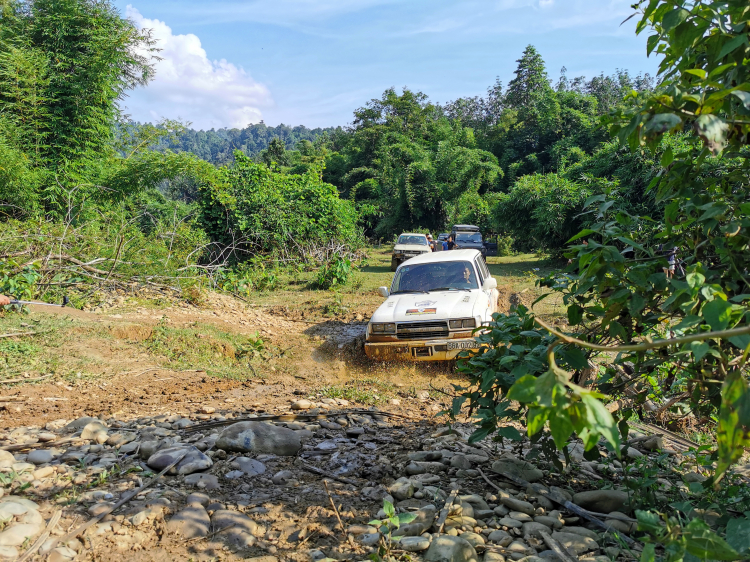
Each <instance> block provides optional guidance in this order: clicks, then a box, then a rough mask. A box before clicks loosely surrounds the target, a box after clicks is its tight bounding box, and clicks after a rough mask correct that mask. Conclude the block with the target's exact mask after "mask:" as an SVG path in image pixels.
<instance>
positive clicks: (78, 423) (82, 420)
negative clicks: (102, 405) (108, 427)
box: [47, 416, 101, 431]
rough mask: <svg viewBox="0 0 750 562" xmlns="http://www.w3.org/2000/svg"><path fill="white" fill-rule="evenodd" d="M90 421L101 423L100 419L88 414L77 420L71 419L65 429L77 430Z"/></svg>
mask: <svg viewBox="0 0 750 562" xmlns="http://www.w3.org/2000/svg"><path fill="white" fill-rule="evenodd" d="M92 422H99V423H101V420H100V419H99V418H91V417H88V416H84V417H82V418H78V419H77V420H73V421H72V422H70V423H69V424H68V425H66V426H65V431H78V430H79V429H83V428H84V427H86V426H87V425H88V424H90V423H92ZM47 429H49V428H47Z"/></svg>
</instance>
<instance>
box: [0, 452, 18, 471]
mask: <svg viewBox="0 0 750 562" xmlns="http://www.w3.org/2000/svg"><path fill="white" fill-rule="evenodd" d="M14 462H16V457H14V456H13V455H12V454H11V453H9V452H8V451H0V468H10V466H11V465H12V464H13V463H14Z"/></svg>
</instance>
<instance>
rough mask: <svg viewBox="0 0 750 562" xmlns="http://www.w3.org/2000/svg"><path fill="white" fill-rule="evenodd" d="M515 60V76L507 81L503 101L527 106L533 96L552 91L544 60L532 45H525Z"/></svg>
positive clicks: (513, 104)
mask: <svg viewBox="0 0 750 562" xmlns="http://www.w3.org/2000/svg"><path fill="white" fill-rule="evenodd" d="M516 62H517V63H518V66H517V67H516V70H515V72H514V74H515V75H516V77H515V78H513V79H512V80H511V81H510V82H509V83H508V91H507V92H506V94H505V103H506V104H507V105H508V106H509V107H515V108H519V107H528V106H529V105H531V104H532V102H533V100H534V98H535V97H537V96H539V95H540V94H546V93H551V92H552V87H551V86H550V84H549V78H548V77H547V69H546V68H545V66H544V60H542V56H541V55H540V54H539V53H538V52H537V50H536V48H535V47H534V46H533V45H529V46H527V47H526V49H525V50H524V51H523V55H521V58H520V59H518V60H517V61H516Z"/></svg>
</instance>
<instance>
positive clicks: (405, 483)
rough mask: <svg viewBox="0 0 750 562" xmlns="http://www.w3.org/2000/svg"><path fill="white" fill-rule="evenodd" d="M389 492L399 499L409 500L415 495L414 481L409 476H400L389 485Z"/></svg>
mask: <svg viewBox="0 0 750 562" xmlns="http://www.w3.org/2000/svg"><path fill="white" fill-rule="evenodd" d="M388 493H389V494H391V495H392V496H393V497H394V498H396V499H397V500H407V499H409V498H410V497H412V496H413V495H414V482H412V481H411V480H409V479H408V478H399V479H398V480H396V481H395V482H394V483H393V484H391V485H390V486H388Z"/></svg>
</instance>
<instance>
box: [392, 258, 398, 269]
mask: <svg viewBox="0 0 750 562" xmlns="http://www.w3.org/2000/svg"><path fill="white" fill-rule="evenodd" d="M397 269H398V260H397V259H396V258H391V271H396V270H397Z"/></svg>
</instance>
